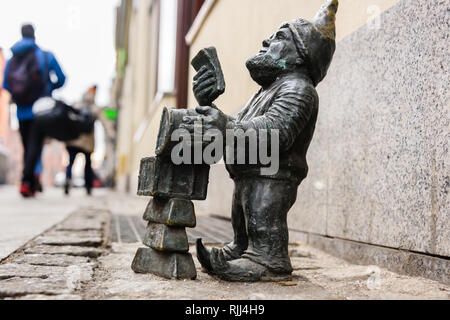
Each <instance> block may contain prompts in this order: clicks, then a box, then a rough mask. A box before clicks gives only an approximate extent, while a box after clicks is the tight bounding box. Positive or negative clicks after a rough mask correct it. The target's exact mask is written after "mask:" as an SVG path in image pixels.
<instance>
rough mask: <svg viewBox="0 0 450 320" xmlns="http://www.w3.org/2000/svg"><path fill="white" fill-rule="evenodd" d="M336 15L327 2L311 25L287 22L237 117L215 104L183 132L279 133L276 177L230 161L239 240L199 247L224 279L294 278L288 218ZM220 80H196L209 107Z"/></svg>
mask: <svg viewBox="0 0 450 320" xmlns="http://www.w3.org/2000/svg"><path fill="white" fill-rule="evenodd" d="M337 9H338V1H337V0H329V1H328V2H327V3H326V4H324V5H323V6H322V7H321V8H320V10H319V12H318V13H317V15H316V16H315V17H314V19H313V20H311V21H308V20H305V19H296V20H294V21H291V22H288V23H284V24H282V26H281V27H280V28H279V29H278V30H277V31H276V32H275V33H274V34H273V35H272V36H271V37H270V38H269V39H266V40H264V41H263V47H262V49H261V51H260V52H259V53H258V54H257V55H256V56H254V57H252V58H250V59H249V60H248V61H247V63H246V66H247V68H248V70H249V71H250V75H251V77H252V78H253V80H254V81H255V82H257V83H258V84H259V85H260V86H261V88H260V90H259V91H258V92H257V93H256V94H255V95H254V96H253V97H252V98H251V99H250V101H249V102H248V104H247V105H246V106H245V107H244V109H242V111H241V112H240V113H239V114H238V115H237V117H236V118H233V117H231V116H228V115H225V114H224V113H222V112H221V111H220V110H219V108H217V107H215V106H214V105H212V104H211V105H210V106H201V107H198V108H197V109H196V114H194V115H189V116H186V117H185V118H184V122H183V124H182V125H181V127H183V128H184V129H187V130H188V131H190V132H193V131H194V130H195V129H194V123H195V122H197V121H202V123H203V126H204V127H205V129H206V130H207V129H209V128H213V129H216V130H217V129H218V130H220V131H221V132H222V133H223V134H225V132H226V131H229V130H238V129H240V130H243V131H246V130H250V129H253V130H255V131H260V130H266V131H268V132H272V131H277V132H278V134H279V155H280V159H279V170H278V172H277V173H275V174H272V175H263V174H261V170H260V169H261V168H260V167H258V165H247V164H244V165H242V164H230V163H227V162H226V167H227V170H228V172H229V174H230V176H231V178H232V179H233V180H234V183H235V189H234V196H233V206H232V225H233V229H234V241H233V242H232V243H230V244H228V245H227V246H225V247H224V248H221V249H218V248H213V249H212V250H209V249H207V248H206V247H204V246H203V244H202V242H201V240H198V241H197V256H198V259H199V261H200V263H201V264H202V266H203V267H204V268H205V269H206V270H207V271H208V272H209V273H210V274H213V275H216V276H219V277H220V278H221V279H223V280H228V281H261V280H278V279H284V278H288V277H289V276H290V275H291V273H292V266H291V262H290V259H289V254H288V238H289V234H288V233H289V232H288V226H287V214H288V211H289V210H290V208H291V207H292V206H293V204H294V203H295V201H296V197H297V189H298V186H299V185H300V183H301V182H302V180H303V179H305V178H306V176H307V174H308V164H307V161H306V153H307V150H308V147H309V145H310V142H311V139H312V137H313V134H314V130H315V126H316V120H317V116H318V110H319V98H318V95H317V92H316V89H315V87H316V86H317V85H318V84H319V82H321V81H322V80H323V79H324V77H325V75H326V73H327V70H328V67H329V66H330V63H331V60H332V57H333V54H334V51H335V48H336V43H335V36H336V31H335V30H336V28H335V15H336V12H337ZM217 81H218V79H216V74H215V73H214V72H212V71H211V70H210V69H208V68H200V70H199V72H198V73H197V75H196V76H195V78H194V93H195V96H196V98H197V100H198V101H208V97H209V96H210V95H211V92H214V91H215V88H216V87H217ZM214 98H215V97H214ZM209 100H213V99H209ZM258 139H259V138H258ZM226 152H230V150H228V149H226V151H225V153H226ZM232 152H233V151H232Z"/></svg>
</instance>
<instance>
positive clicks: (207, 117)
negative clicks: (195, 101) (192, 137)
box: [180, 105, 230, 134]
mask: <svg viewBox="0 0 450 320" xmlns="http://www.w3.org/2000/svg"><path fill="white" fill-rule="evenodd" d="M195 111H196V112H197V113H198V116H186V117H184V118H183V123H182V124H181V125H180V128H183V129H187V130H188V131H190V132H194V125H195V123H197V122H201V124H202V126H203V132H206V131H208V130H212V129H217V130H219V131H220V132H221V133H222V134H224V133H225V130H226V128H227V125H228V123H229V121H230V117H228V116H227V115H226V114H225V113H223V112H222V111H220V110H219V109H218V108H217V107H216V106H214V105H213V106H212V107H210V106H204V107H197V108H196V109H195Z"/></svg>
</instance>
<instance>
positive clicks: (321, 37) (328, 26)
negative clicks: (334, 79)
mask: <svg viewBox="0 0 450 320" xmlns="http://www.w3.org/2000/svg"><path fill="white" fill-rule="evenodd" d="M338 6H339V1H338V0H328V1H327V2H326V3H325V4H324V5H323V6H322V7H321V8H320V10H319V12H318V13H317V14H316V16H315V17H314V19H312V20H311V21H308V20H305V19H301V18H300V19H296V20H293V21H291V22H288V23H284V24H283V25H282V26H281V27H282V28H286V27H287V28H289V29H290V30H291V32H292V35H293V38H294V42H295V45H296V47H297V51H298V53H299V55H300V57H301V58H303V60H304V61H305V62H306V64H307V65H308V68H309V72H310V76H311V78H312V80H313V82H314V85H315V86H317V85H318V84H319V82H320V81H322V80H323V78H325V76H326V74H327V71H328V67H329V66H330V63H331V59H332V58H333V54H334V51H335V50H336V25H335V21H336V12H337V10H338Z"/></svg>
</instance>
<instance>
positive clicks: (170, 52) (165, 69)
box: [158, 0, 178, 92]
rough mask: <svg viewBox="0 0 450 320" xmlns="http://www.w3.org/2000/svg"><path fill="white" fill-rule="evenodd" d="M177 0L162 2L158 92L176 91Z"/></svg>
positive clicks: (164, 0)
mask: <svg viewBox="0 0 450 320" xmlns="http://www.w3.org/2000/svg"><path fill="white" fill-rule="evenodd" d="M177 2H178V1H177V0H163V1H161V2H160V5H161V9H160V10H161V11H160V12H161V13H160V29H159V54H158V57H159V58H158V60H159V61H158V91H159V92H174V91H175V85H174V84H175V56H176V37H177Z"/></svg>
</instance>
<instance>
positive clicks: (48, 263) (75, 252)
mask: <svg viewBox="0 0 450 320" xmlns="http://www.w3.org/2000/svg"><path fill="white" fill-rule="evenodd" d="M99 204H100V205H99V206H95V205H94V206H93V205H90V206H89V207H82V208H80V209H78V210H77V211H76V212H74V213H73V214H72V215H70V216H69V217H68V218H67V219H66V220H65V221H64V222H62V223H60V224H58V225H56V226H55V227H54V228H52V229H51V230H49V231H47V232H45V233H44V234H42V235H40V236H38V237H37V238H35V239H34V240H32V241H31V242H29V243H27V244H26V245H25V246H24V247H23V248H21V249H20V250H19V251H17V252H15V253H14V254H12V255H11V256H10V257H8V258H7V259H6V260H4V261H3V263H2V264H0V299H24V300H35V299H36V300H41V299H42V300H48V299H52V300H58V299H62V300H81V299H82V298H83V288H84V287H85V286H86V285H87V284H88V283H90V282H92V281H93V279H94V273H95V269H96V268H97V266H98V262H97V258H98V257H100V256H101V255H102V254H105V253H106V252H107V248H106V245H107V243H108V237H109V234H110V232H109V222H110V213H109V211H108V210H106V209H104V208H103V207H102V205H101V204H102V202H101V201H99Z"/></svg>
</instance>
